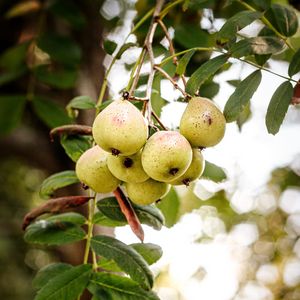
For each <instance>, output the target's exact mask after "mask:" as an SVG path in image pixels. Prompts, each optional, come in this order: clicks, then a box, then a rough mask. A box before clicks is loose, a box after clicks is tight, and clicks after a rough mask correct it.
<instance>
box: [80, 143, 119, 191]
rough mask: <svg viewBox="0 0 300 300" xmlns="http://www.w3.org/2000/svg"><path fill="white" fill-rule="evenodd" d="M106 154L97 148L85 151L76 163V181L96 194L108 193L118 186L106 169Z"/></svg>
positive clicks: (117, 181)
mask: <svg viewBox="0 0 300 300" xmlns="http://www.w3.org/2000/svg"><path fill="white" fill-rule="evenodd" d="M107 156H108V153H107V152H106V151H104V150H103V149H101V148H100V147H99V146H94V147H92V148H90V149H88V150H87V151H85V152H84V153H83V154H82V155H81V156H80V157H79V159H78V161H77V163H76V175H77V177H78V179H79V180H80V181H81V182H82V183H84V184H85V185H87V186H88V187H90V188H91V189H92V190H94V191H95V192H97V193H109V192H112V191H114V190H115V189H116V188H117V187H118V185H119V184H120V180H119V179H117V178H116V177H115V176H113V174H111V172H110V171H109V169H108V167H107Z"/></svg>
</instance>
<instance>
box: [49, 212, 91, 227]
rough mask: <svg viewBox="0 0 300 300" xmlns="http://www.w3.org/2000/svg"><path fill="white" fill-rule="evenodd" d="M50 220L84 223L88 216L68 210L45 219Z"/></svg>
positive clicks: (76, 223)
mask: <svg viewBox="0 0 300 300" xmlns="http://www.w3.org/2000/svg"><path fill="white" fill-rule="evenodd" d="M45 220H46V221H50V222H58V223H59V222H65V223H72V224H75V225H83V224H84V223H85V222H86V218H85V217H84V216H83V215H82V214H79V213H76V212H66V213H61V214H56V215H52V216H50V217H48V218H46V219H45Z"/></svg>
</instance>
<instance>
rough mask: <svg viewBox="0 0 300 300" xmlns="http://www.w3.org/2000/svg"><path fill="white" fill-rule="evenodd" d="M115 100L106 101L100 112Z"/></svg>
mask: <svg viewBox="0 0 300 300" xmlns="http://www.w3.org/2000/svg"><path fill="white" fill-rule="evenodd" d="M113 102H114V100H105V101H104V102H103V103H102V104H101V105H100V107H99V110H100V111H102V110H103V109H104V108H106V107H107V106H108V105H109V104H111V103H113Z"/></svg>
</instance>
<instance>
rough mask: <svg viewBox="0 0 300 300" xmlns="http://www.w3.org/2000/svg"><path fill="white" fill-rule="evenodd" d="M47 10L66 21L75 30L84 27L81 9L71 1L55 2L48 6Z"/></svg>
mask: <svg viewBox="0 0 300 300" xmlns="http://www.w3.org/2000/svg"><path fill="white" fill-rule="evenodd" d="M48 5H49V10H50V11H51V12H52V13H53V14H54V15H56V16H58V17H61V18H62V19H64V20H65V21H67V22H68V23H69V24H70V25H71V26H72V27H74V28H75V29H81V28H83V27H84V26H85V25H86V19H85V15H84V14H83V13H82V12H81V8H80V7H79V6H78V5H77V4H76V3H75V2H74V1H72V0H64V1H60V0H55V1H51V2H50V3H49V4H48Z"/></svg>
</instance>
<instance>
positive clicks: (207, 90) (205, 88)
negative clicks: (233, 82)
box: [199, 81, 220, 99]
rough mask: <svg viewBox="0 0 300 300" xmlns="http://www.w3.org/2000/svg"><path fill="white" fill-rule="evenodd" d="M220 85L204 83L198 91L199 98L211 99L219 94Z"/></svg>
mask: <svg viewBox="0 0 300 300" xmlns="http://www.w3.org/2000/svg"><path fill="white" fill-rule="evenodd" d="M219 90H220V85H219V84H218V83H216V82H214V81H206V82H204V83H203V84H202V85H201V87H200V90H199V94H200V95H201V97H206V98H209V99H212V98H213V97H214V96H216V95H217V94H218V93H219Z"/></svg>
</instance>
